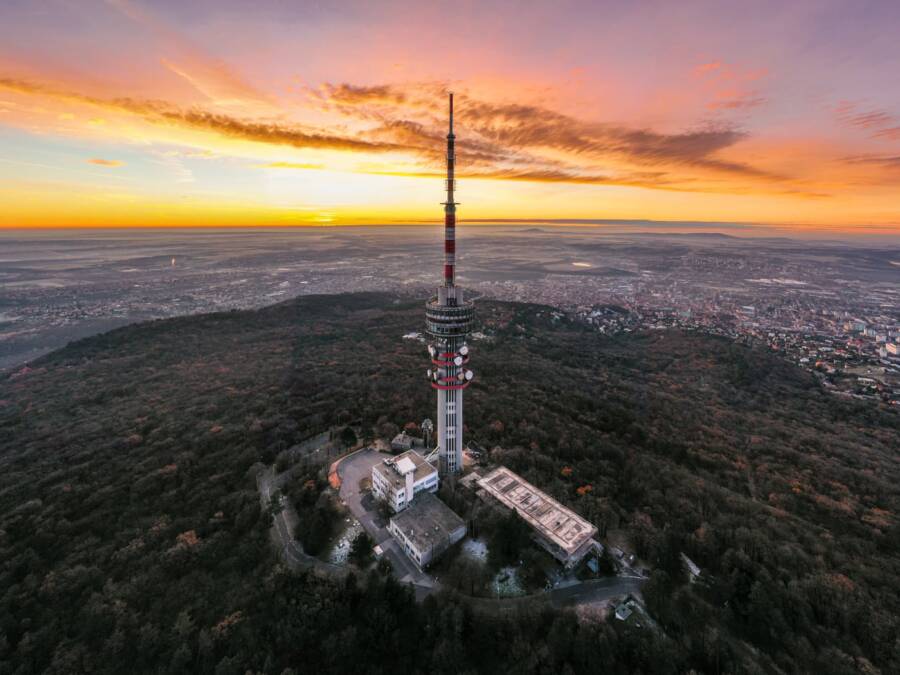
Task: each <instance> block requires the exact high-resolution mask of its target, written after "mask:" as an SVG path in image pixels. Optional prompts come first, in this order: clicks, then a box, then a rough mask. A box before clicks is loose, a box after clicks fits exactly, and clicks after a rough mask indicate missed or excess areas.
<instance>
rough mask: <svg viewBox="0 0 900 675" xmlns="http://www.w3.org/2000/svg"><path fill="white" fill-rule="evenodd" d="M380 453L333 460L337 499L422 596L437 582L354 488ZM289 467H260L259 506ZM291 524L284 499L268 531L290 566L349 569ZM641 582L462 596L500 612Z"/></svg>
mask: <svg viewBox="0 0 900 675" xmlns="http://www.w3.org/2000/svg"><path fill="white" fill-rule="evenodd" d="M383 458H384V455H382V454H381V453H379V452H377V451H375V450H373V449H370V448H364V449H362V450H358V451H357V452H354V453H351V454H349V455H347V456H345V457H343V458H341V459H340V460H338V461H337V462H336V463H335V464H336V466H335V467H333V471H336V473H337V476H338V477H339V479H340V487H339V493H340V497H341V500H342V502H343V503H344V504H346V506H347V508H348V509H349V511H350V512H351V513H352V514H353V516H354V517H355V518H356V519H357V520H358V521H359V522H360V524H361V525H362V526H363V528H364V529H365V530H366V532H368V534H369V536H370V537H372V539H373V541H375V543H376V544H378V545H379V546H381V548H382V550H383V551H384V555H385V556H386V557H387V558H388V559H389V560H390V561H391V564H392V565H393V569H394V575H395V576H396V577H397V579H398V580H399V581H401V582H403V583H407V584H409V585H410V586H411V587H412V589H413V591H414V592H415V595H416V599H417V600H420V601H421V600H422V599H424V598H425V597H426V596H427V595H430V594H431V593H434V592H436V591H438V590H440V584H439V583H438V582H437V580H436V579H435V578H434V577H432V576H430V575H429V574H427V573H426V572H420V571H419V570H418V569H417V568H416V567H415V565H413V564H412V562H410V560H409V559H408V558H407V557H406V556H405V555H404V554H403V551H402V549H401V548H400V546H399V545H398V544H397V542H396V541H395V540H394V538H393V537H391V536H390V534H389V533H388V531H387V528H386V523H383V522H382V520H381V518H380V517H379V516H378V514H377V512H376V511H375V510H374V509H373V508H366V505H365V504H364V500H365V499H366V496H367V493H365V492H362V491H360V489H359V484H360V482H361V480H362V479H363V478H365V477H367V476H369V475H371V471H372V466H373V465H374V464H376V463H377V462H380V461H381V460H382V459H383ZM289 473H290V472H289V471H286V472H284V473H282V474H278V475H276V474H275V471H274V467H269V468H268V469H266V470H264V471H261V472H260V473H259V475H258V476H257V485H258V487H259V492H260V500H261V502H262V506H263V508H268V506H269V503H270V502H271V500H272V493H273V492H274V490H275V489H277V488H280V487H281V486H282V485H283V484H284V482H285V480H287V479H288V477H289ZM285 501H287V500H285ZM296 524H297V512H296V511H295V510H294V508H293V506H292V505H291V504H289V503H284V504H283V508H282V509H281V511H280V512H279V513H278V514H277V515H276V516H275V519H274V523H273V524H272V536H273V540H274V541H275V542H276V544H277V545H278V547H279V549H280V550H281V552H282V555H283V556H284V560H285V563H286V564H287V565H288V567H290V568H291V569H295V570H296V569H315V570H317V571H319V572H322V573H325V574H330V575H335V576H345V575H346V574H347V573H348V572H349V568H348V567H346V566H343V565H333V564H331V563H327V562H325V561H323V560H319V559H318V558H316V557H314V556H311V555H308V554H307V553H306V552H304V550H303V547H302V546H301V545H300V542H298V541H297V540H296V539H294V537H293V534H292V533H293V531H294V528H295V527H296ZM645 582H646V579H644V578H643V577H641V576H638V575H635V574H624V575H620V576H616V577H608V578H604V579H592V580H589V581H574V582H570V583H569V584H567V585H564V586H558V587H556V588H553V589H552V590H550V591H545V592H541V593H536V594H534V595H527V596H520V597H515V598H476V597H467V600H469V601H470V602H471V603H472V605H473V606H474V607H476V608H479V609H483V610H485V611H491V612H500V613H502V612H508V611H516V610H518V609H519V608H523V607H526V606H533V605H536V604H543V603H549V604H551V605H553V606H554V607H572V606H576V605H592V604H602V603H606V602H608V601H609V600H611V599H612V598H617V597H621V596H624V595H628V594H629V593H632V594H637V593H639V592H640V590H641V587H642V586H643V585H644V583H645Z"/></svg>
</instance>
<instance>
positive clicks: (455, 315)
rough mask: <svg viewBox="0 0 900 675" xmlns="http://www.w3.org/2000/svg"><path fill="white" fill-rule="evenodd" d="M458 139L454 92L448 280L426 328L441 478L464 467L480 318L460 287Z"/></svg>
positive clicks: (449, 153)
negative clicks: (473, 345)
mask: <svg viewBox="0 0 900 675" xmlns="http://www.w3.org/2000/svg"><path fill="white" fill-rule="evenodd" d="M455 139H456V137H455V136H454V135H453V94H450V129H449V133H448V134H447V201H446V202H444V281H443V284H442V285H441V286H439V287H438V292H437V296H436V297H433V298H431V300H429V301H428V303H427V304H426V307H425V325H426V330H427V332H428V334H429V335H430V336H431V339H432V343H431V344H430V345H429V346H428V353H429V354H430V355H431V363H432V365H433V367H432V368H431V369H429V370H428V378H429V380H431V386H432V388H434V389H436V390H437V398H438V400H437V427H438V428H437V454H438V466H439V469H440V473H441V475H442V476H444V475H453V474H457V473H459V472H460V471H462V468H463V438H462V434H463V391H464V390H465V389H466V387H468V386H469V383H470V382H471V380H472V377H473V374H472V371H471V370H467V369H465V368H464V367H463V366H464V365H465V364H466V362H468V360H469V347H468V345H467V344H466V337H467V336H468V334H469V332H470V331H471V328H472V322H473V321H474V319H475V307H474V305H473V304H472V303H471V302H467V301H466V300H464V298H463V291H462V288H460V287H459V286H457V285H456V201H455V200H454V199H455V198H454V189H455V188H456V180H455V178H454V171H455V164H456V155H455V150H454V145H455Z"/></svg>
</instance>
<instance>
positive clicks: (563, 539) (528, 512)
mask: <svg viewBox="0 0 900 675" xmlns="http://www.w3.org/2000/svg"><path fill="white" fill-rule="evenodd" d="M478 486H479V487H480V488H481V489H482V490H484V494H486V495H490V496H491V497H493V498H494V499H496V500H497V501H498V502H499V503H500V504H502V505H503V506H504V507H506V508H507V509H512V510H515V511H516V513H518V514H519V516H521V517H522V520H524V521H525V522H526V523H528V525H530V526H531V528H532V529H533V530H534V534H535V540H536V541H537V543H538V544H540V545H541V546H543V547H544V549H546V550H547V551H548V552H549V553H550V554H551V555H552V556H553V557H554V558H556V559H557V560H558V561H559V562H561V563H562V564H563V565H565V566H566V567H572V566H574V565H575V564H577V563H578V562H579V561H580V560H581V559H582V558H583V557H584V556H585V554H586V553H587V552H588V551H590V550H592V549H593V550H596V551H598V552H599V551H601V550H602V547H601V546H600V543H599V542H597V541H596V540H595V539H594V536H596V534H597V528H596V527H594V526H593V525H592V524H591V523H589V522H588V521H587V520H585V519H584V518H582V517H581V516H579V515H578V514H577V513H575V512H574V511H572V510H571V509H568V508H566V507H565V506H563V505H562V504H560V503H559V502H558V501H556V500H555V499H553V497H551V496H550V495H548V494H546V493H544V492H541V491H540V490H538V489H537V488H536V487H535V486H534V485H532V484H531V483H529V482H527V481H526V480H525V479H524V478H522V477H521V476H519V475H517V474H514V473H513V472H512V471H510V470H509V469H507V468H506V467H505V466H501V467H499V468H497V469H494V470H493V471H491V472H490V473H489V474H487V475H486V476H485V477H484V478H482V479H481V480H479V481H478Z"/></svg>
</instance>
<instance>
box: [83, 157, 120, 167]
mask: <svg viewBox="0 0 900 675" xmlns="http://www.w3.org/2000/svg"><path fill="white" fill-rule="evenodd" d="M87 163H88V164H96V165H98V166H125V162H120V161H119V160H117V159H89V160H87Z"/></svg>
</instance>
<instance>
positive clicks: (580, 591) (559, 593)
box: [549, 576, 646, 607]
mask: <svg viewBox="0 0 900 675" xmlns="http://www.w3.org/2000/svg"><path fill="white" fill-rule="evenodd" d="M645 581H646V580H645V579H643V578H642V577H637V576H635V577H608V578H606V579H591V580H590V581H582V582H580V583H577V584H573V585H572V586H566V587H564V588H554V589H553V590H552V591H550V593H549V595H550V602H552V603H553V604H554V605H555V606H556V607H568V606H572V605H585V604H597V603H602V602H608V601H609V600H611V599H612V598H617V597H621V596H623V595H627V594H628V593H638V592H639V591H640V590H641V586H643V585H644V583H645Z"/></svg>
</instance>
